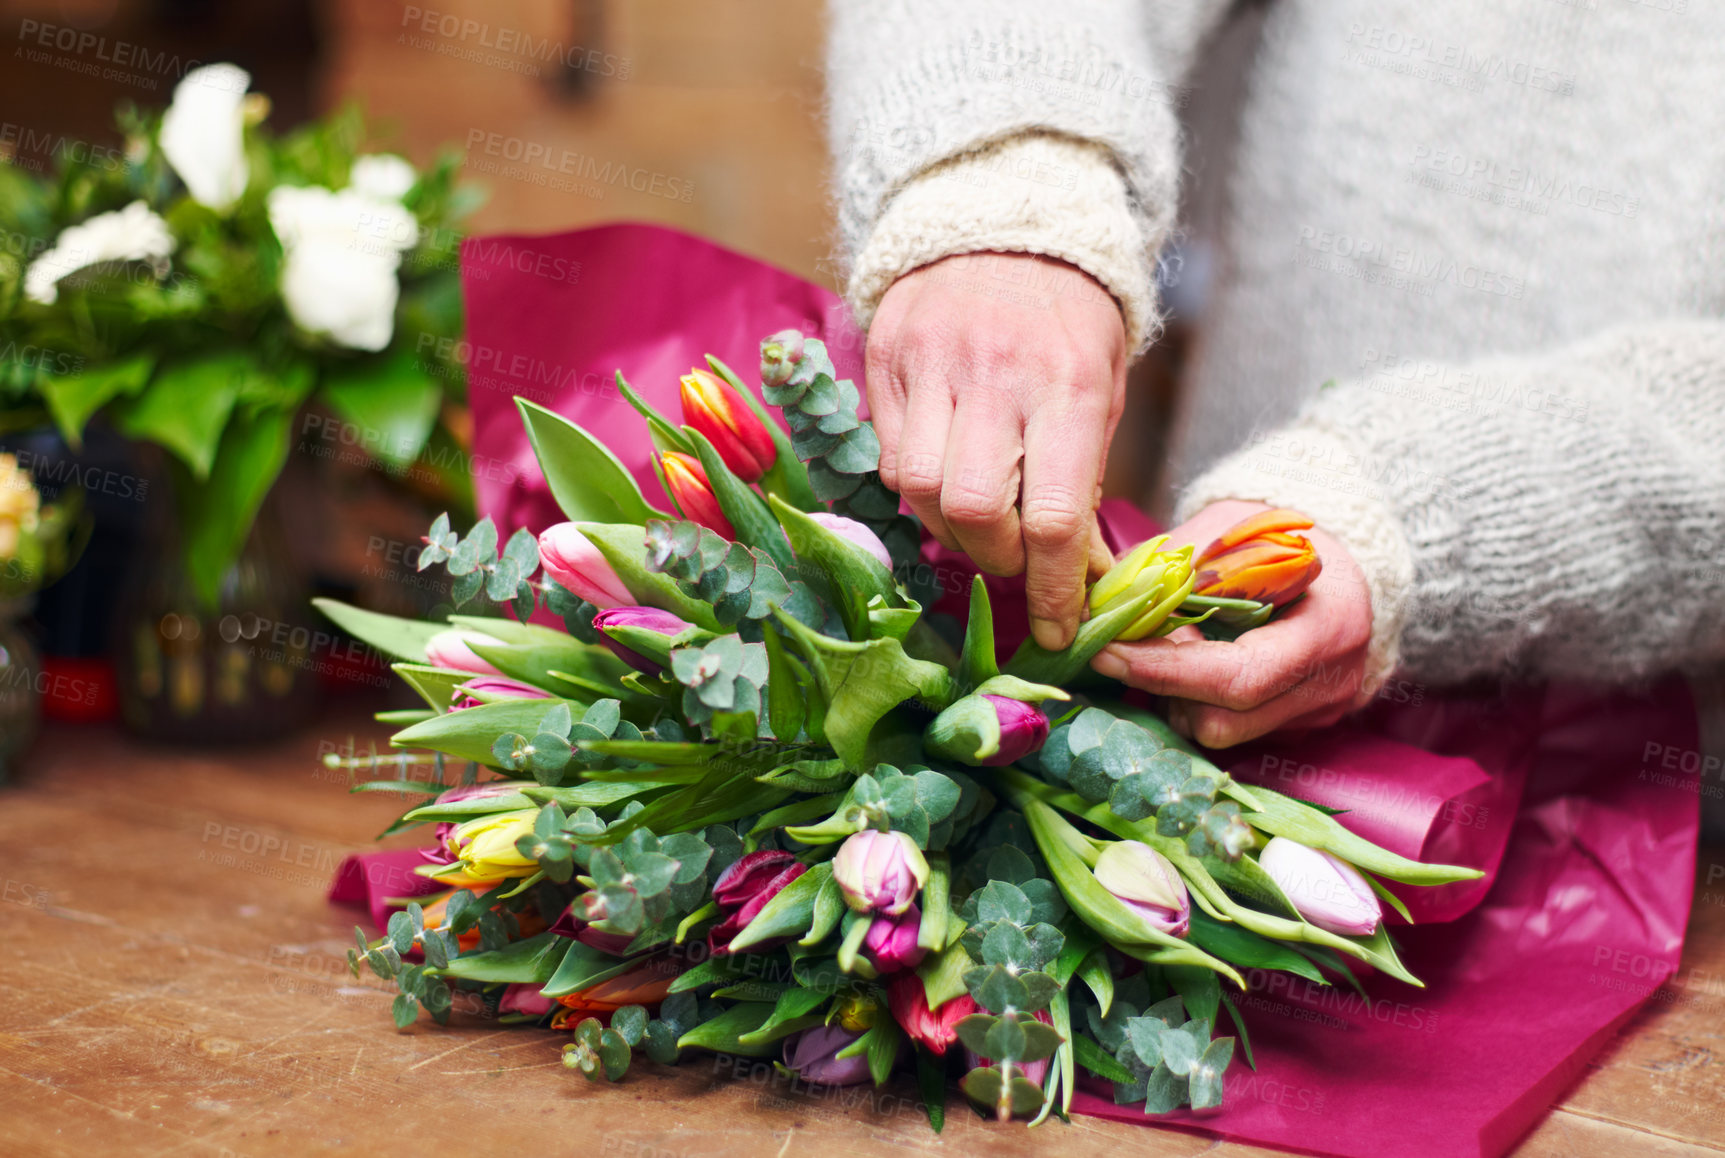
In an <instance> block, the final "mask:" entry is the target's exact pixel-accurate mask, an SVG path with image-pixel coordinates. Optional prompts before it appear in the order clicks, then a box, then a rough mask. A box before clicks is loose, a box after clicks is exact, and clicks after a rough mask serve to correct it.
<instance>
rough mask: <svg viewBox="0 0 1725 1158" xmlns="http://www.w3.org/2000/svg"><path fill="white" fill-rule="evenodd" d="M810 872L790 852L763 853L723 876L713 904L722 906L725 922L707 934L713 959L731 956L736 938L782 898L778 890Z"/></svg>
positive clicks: (766, 943)
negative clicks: (772, 902)
mask: <svg viewBox="0 0 1725 1158" xmlns="http://www.w3.org/2000/svg"><path fill="white" fill-rule="evenodd" d="M807 869H808V866H807V865H805V864H803V863H802V862H801V861H799V860H797V858H796V857H794V856H792V855H791V854H790V853H788V852H781V851H780V850H778V849H762V850H761V851H759V852H751V853H749V854H748V855H747V856H745V857H743V858H742V859H741V860H739V861H737V862H736V863H735V864H733V865H731V866H730V867H729V868H727V869H726V870H725V871H724V872H722V873H720V874H719V879H718V880H716V881H714V882H713V903H714V904H716V905H718V906H719V911H720V912H721V913H723V914H725V919H724V920H722V921H720V922H719V923H718V924H717V925H714V926H713V928H712V931H711V932H709V933H708V934H707V944H708V945H709V946H711V947H712V950H713V954H714V956H722V955H724V954H728V953H729V952H730V951H731V942H732V941H733V940H735V939H736V936H737V934H738V933H741V932H742V931H743V930H744V929H746V928H748V927H749V922H750V921H753V920H754V919H755V918H756V917H758V916H759V915H760V912H761V910H762V909H764V908H766V907H767V902H768V901H770V900H772V899H773V898H774V897H776V896H778V895H779V890H781V889H783V888H784V887H785V886H786V885H788V884H790V883H791V882H792V881H794V880H796V879H797V878H798V877H800V876H802V875H803V873H804V872H805V871H807ZM778 943H779V942H778V941H776V940H774V941H763V942H761V943H760V944H759V945H751V946H749V948H750V949H765V948H768V947H770V946H772V945H776V944H778Z"/></svg>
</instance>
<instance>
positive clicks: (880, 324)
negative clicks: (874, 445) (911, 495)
mask: <svg viewBox="0 0 1725 1158" xmlns="http://www.w3.org/2000/svg"><path fill="white" fill-rule="evenodd" d="M896 332H897V328H896V327H893V326H889V325H887V324H886V323H885V321H884V319H882V318H880V317H877V318H876V319H875V324H874V326H872V327H871V328H870V329H869V335H868V348H867V352H866V354H865V359H866V366H865V370H866V377H867V389H868V408H869V418H870V420H871V421H873V423H874V432H875V437H877V438H879V439H880V480H881V482H883V483H885V484H886V486H887V489H889V490H892V491H897V490H898V489H899V487H898V459H899V437H900V435H901V434H902V432H903V430H904V408H905V384H904V380H903V378H902V377H901V376H900V375H899V374H898V373H897V372H896V371H895V369H894V366H893V360H894V353H895V350H896V346H897V343H895V342H894V341H893V337H894V335H895V334H896Z"/></svg>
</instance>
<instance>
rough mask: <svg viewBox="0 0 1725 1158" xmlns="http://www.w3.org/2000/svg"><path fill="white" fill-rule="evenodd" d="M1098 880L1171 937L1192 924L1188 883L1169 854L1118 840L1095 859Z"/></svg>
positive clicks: (1141, 844)
mask: <svg viewBox="0 0 1725 1158" xmlns="http://www.w3.org/2000/svg"><path fill="white" fill-rule="evenodd" d="M1096 883H1097V884H1099V885H1101V886H1102V887H1103V888H1105V889H1107V890H1108V891H1109V892H1111V893H1113V894H1114V897H1115V899H1116V900H1118V901H1119V902H1120V903H1121V904H1123V905H1125V906H1126V907H1127V908H1129V909H1131V910H1132V911H1133V912H1134V913H1137V914H1138V915H1139V916H1141V917H1143V918H1144V919H1145V920H1146V921H1149V922H1150V924H1151V925H1153V926H1155V927H1156V929H1158V930H1159V931H1161V932H1163V933H1166V934H1168V935H1169V936H1170V937H1184V936H1185V935H1186V933H1187V930H1188V929H1189V928H1190V927H1191V920H1192V898H1191V896H1190V895H1189V894H1188V893H1187V892H1186V882H1185V881H1183V880H1181V879H1180V872H1179V870H1178V869H1176V868H1175V867H1174V866H1173V865H1172V864H1170V863H1169V861H1168V858H1167V857H1165V856H1163V855H1162V854H1161V853H1159V852H1157V851H1156V850H1155V849H1153V848H1151V847H1150V846H1149V845H1147V844H1144V843H1142V842H1141V841H1136V840H1122V841H1117V842H1115V843H1114V844H1110V845H1109V846H1108V847H1107V848H1105V849H1103V850H1102V855H1101V856H1100V857H1098V858H1097V860H1096Z"/></svg>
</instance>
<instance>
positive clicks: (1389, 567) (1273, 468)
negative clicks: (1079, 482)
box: [1175, 419, 1414, 707]
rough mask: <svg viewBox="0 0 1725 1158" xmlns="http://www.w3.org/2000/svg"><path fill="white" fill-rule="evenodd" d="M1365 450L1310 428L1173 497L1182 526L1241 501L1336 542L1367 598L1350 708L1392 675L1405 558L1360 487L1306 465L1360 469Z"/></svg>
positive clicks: (1399, 536) (1232, 460) (1384, 513)
mask: <svg viewBox="0 0 1725 1158" xmlns="http://www.w3.org/2000/svg"><path fill="white" fill-rule="evenodd" d="M1365 458H1366V448H1365V447H1364V446H1362V445H1361V444H1359V442H1358V441H1357V440H1356V439H1354V438H1351V437H1350V436H1349V435H1348V434H1347V433H1346V432H1345V431H1342V430H1338V429H1334V428H1328V427H1325V426H1323V425H1321V424H1317V423H1314V422H1312V421H1311V420H1309V419H1307V420H1303V421H1301V422H1300V423H1297V424H1295V425H1294V426H1291V427H1288V428H1286V429H1284V430H1281V431H1278V432H1276V433H1275V434H1272V435H1269V436H1268V437H1267V438H1266V439H1265V440H1264V444H1258V443H1254V444H1253V445H1249V446H1247V447H1245V448H1244V449H1242V450H1239V451H1236V452H1235V453H1234V454H1232V455H1230V456H1229V457H1227V458H1225V459H1223V460H1222V461H1221V462H1220V463H1218V464H1217V465H1216V466H1214V467H1212V468H1211V469H1210V470H1208V471H1207V472H1205V473H1204V474H1203V475H1202V476H1200V477H1199V478H1198V479H1197V480H1196V481H1194V482H1193V483H1192V485H1191V486H1190V487H1188V488H1187V489H1186V491H1185V492H1184V493H1183V494H1182V495H1181V496H1180V502H1179V505H1178V508H1177V509H1176V511H1175V519H1176V521H1177V522H1184V521H1186V520H1187V519H1189V518H1191V517H1192V515H1194V514H1195V513H1197V512H1198V511H1199V510H1200V509H1202V508H1203V507H1205V506H1208V505H1209V504H1210V503H1214V502H1220V501H1222V500H1223V499H1241V500H1246V501H1251V502H1262V503H1269V504H1270V505H1271V506H1276V507H1287V508H1289V509H1291V510H1296V511H1300V512H1301V513H1303V514H1305V515H1308V516H1310V517H1311V519H1312V521H1313V522H1314V523H1316V524H1317V525H1318V526H1319V527H1321V528H1323V529H1324V530H1325V531H1327V532H1329V533H1330V534H1331V535H1334V536H1335V537H1336V538H1337V539H1339V540H1341V542H1342V545H1343V546H1345V547H1347V549H1348V553H1349V554H1350V555H1352V556H1353V558H1354V561H1355V562H1356V563H1358V564H1359V567H1360V570H1361V571H1362V572H1364V574H1365V579H1366V584H1367V586H1368V588H1369V589H1370V591H1371V600H1372V635H1371V641H1370V643H1369V644H1368V645H1367V653H1366V671H1365V678H1364V680H1363V682H1362V685H1361V688H1360V693H1359V695H1358V696H1356V697H1355V706H1356V707H1358V706H1361V705H1363V704H1365V703H1367V702H1369V700H1370V698H1371V697H1372V696H1373V695H1375V694H1376V693H1377V691H1378V689H1379V688H1381V687H1382V686H1383V684H1384V681H1385V680H1387V679H1388V678H1389V676H1390V673H1391V672H1393V671H1394V670H1395V667H1396V663H1397V660H1398V657H1399V654H1400V649H1401V636H1402V625H1403V624H1404V623H1405V622H1406V619H1407V608H1408V593H1409V591H1410V590H1411V589H1412V586H1413V575H1414V568H1413V554H1412V552H1411V551H1410V550H1409V548H1408V542H1407V538H1406V536H1405V535H1404V534H1403V533H1402V529H1401V524H1400V522H1399V521H1398V519H1397V518H1396V515H1395V512H1394V511H1393V510H1392V509H1391V508H1390V506H1389V504H1387V503H1385V502H1384V501H1383V500H1382V499H1380V498H1377V497H1374V496H1373V495H1370V494H1368V493H1365V488H1362V487H1359V486H1357V485H1352V484H1357V483H1358V482H1359V481H1360V480H1358V479H1355V478H1352V477H1350V476H1345V475H1337V474H1335V472H1333V471H1330V470H1326V469H1323V468H1316V469H1313V468H1308V467H1305V466H1302V465H1301V462H1302V461H1303V462H1306V463H1348V462H1362V461H1365Z"/></svg>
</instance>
